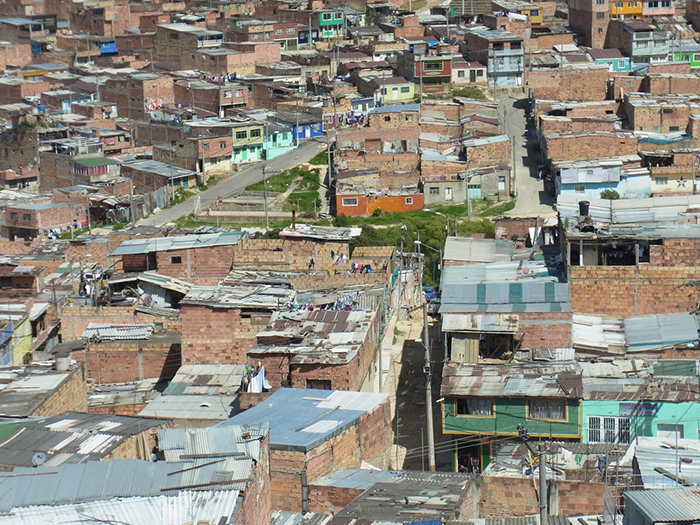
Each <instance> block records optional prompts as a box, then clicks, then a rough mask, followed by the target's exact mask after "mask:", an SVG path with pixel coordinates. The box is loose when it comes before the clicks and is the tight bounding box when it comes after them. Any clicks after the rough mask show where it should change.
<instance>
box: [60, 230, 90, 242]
mask: <svg viewBox="0 0 700 525" xmlns="http://www.w3.org/2000/svg"><path fill="white" fill-rule="evenodd" d="M88 231H90V228H88V227H85V228H81V229H79V230H73V237H77V236H78V235H82V234H83V233H87V232H88ZM58 238H59V239H71V238H72V237H71V234H70V231H67V232H64V233H62V234H61V235H59V236H58Z"/></svg>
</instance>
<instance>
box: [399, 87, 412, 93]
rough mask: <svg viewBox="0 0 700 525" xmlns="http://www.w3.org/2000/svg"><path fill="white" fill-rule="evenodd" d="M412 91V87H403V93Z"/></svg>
mask: <svg viewBox="0 0 700 525" xmlns="http://www.w3.org/2000/svg"><path fill="white" fill-rule="evenodd" d="M410 92H411V88H409V87H408V86H404V87H402V88H401V93H410Z"/></svg>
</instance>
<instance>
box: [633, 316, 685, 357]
mask: <svg viewBox="0 0 700 525" xmlns="http://www.w3.org/2000/svg"><path fill="white" fill-rule="evenodd" d="M625 336H626V338H627V344H628V347H629V348H628V352H643V351H645V350H651V349H662V348H670V347H673V346H675V345H683V344H697V342H698V321H697V319H696V317H695V316H694V315H691V314H689V313H678V314H663V315H645V316H640V317H626V318H625Z"/></svg>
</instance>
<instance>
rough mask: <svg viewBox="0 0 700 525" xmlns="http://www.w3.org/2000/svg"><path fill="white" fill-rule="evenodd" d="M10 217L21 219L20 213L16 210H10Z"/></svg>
mask: <svg viewBox="0 0 700 525" xmlns="http://www.w3.org/2000/svg"><path fill="white" fill-rule="evenodd" d="M10 219H15V220H17V219H19V213H17V212H16V211H13V212H10Z"/></svg>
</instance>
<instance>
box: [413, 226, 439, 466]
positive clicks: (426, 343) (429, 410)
mask: <svg viewBox="0 0 700 525" xmlns="http://www.w3.org/2000/svg"><path fill="white" fill-rule="evenodd" d="M417 234H418V241H417V242H416V243H415V247H416V256H417V258H418V275H419V278H420V291H419V293H420V297H421V302H422V303H423V348H425V365H424V367H423V373H424V374H425V376H426V378H425V418H426V423H427V431H428V470H429V471H430V472H435V439H434V436H433V385H432V377H433V376H432V371H431V367H430V339H429V337H430V331H429V329H428V302H427V300H426V298H425V297H424V296H423V264H422V262H421V252H420V244H421V243H420V232H417Z"/></svg>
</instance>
